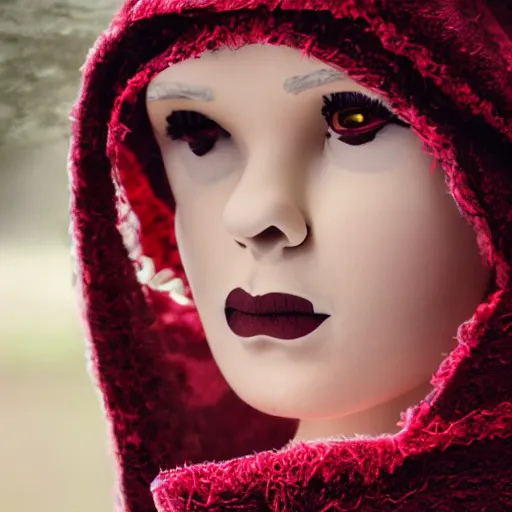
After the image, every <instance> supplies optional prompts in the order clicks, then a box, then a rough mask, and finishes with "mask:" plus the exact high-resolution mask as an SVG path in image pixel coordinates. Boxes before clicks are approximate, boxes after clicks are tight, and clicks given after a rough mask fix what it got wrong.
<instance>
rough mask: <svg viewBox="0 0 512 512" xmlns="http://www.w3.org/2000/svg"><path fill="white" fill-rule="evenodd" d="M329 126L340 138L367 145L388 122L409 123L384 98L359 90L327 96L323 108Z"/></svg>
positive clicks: (347, 142) (348, 141) (355, 143)
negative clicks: (393, 110)
mask: <svg viewBox="0 0 512 512" xmlns="http://www.w3.org/2000/svg"><path fill="white" fill-rule="evenodd" d="M322 115H323V116H324V118H325V120H326V122H327V125H328V126H329V130H330V131H329V133H328V135H327V136H328V137H331V132H333V133H334V134H336V135H338V140H340V141H342V142H344V143H345V144H350V145H351V146H359V145H361V144H366V143H368V142H371V141H372V140H373V139H375V137H376V135H377V133H378V132H379V131H380V130H382V128H384V127H385V126H386V125H387V124H389V123H395V124H398V125H401V126H406V127H408V126H409V125H408V124H407V123H405V122H404V121H402V120H401V119H399V118H398V117H397V116H396V115H395V114H393V113H392V112H391V111H390V110H389V109H388V108H387V107H386V106H385V105H384V104H383V103H382V102H381V101H380V100H378V99H376V98H370V97H369V96H366V95H365V94H362V93H359V92H339V93H335V94H331V95H329V96H324V107H323V108H322Z"/></svg>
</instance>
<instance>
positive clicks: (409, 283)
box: [147, 45, 489, 439]
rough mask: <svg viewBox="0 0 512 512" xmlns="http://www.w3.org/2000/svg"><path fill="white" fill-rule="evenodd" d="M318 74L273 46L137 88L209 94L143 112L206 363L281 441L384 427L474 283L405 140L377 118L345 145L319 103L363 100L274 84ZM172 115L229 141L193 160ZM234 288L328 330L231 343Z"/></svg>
mask: <svg viewBox="0 0 512 512" xmlns="http://www.w3.org/2000/svg"><path fill="white" fill-rule="evenodd" d="M326 69H327V70H331V71H334V70H333V68H331V67H329V66H328V65H326V64H325V63H322V62H320V61H318V60H315V59H311V58H307V57H305V56H303V55H302V54H301V53H300V52H299V51H297V50H294V49H291V48H288V47H275V46H270V45H249V46H244V47H242V48H240V49H237V50H233V49H227V48H226V49H222V50H219V51H217V52H214V53H205V54H203V55H202V56H201V57H200V58H199V59H193V60H188V61H185V62H181V63H178V64H176V65H173V66H172V67H170V68H169V69H167V70H165V71H164V72H163V73H161V74H160V75H159V76H158V77H156V78H155V80H154V82H153V84H152V85H153V86H154V85H157V86H158V87H160V90H162V84H164V85H163V90H165V88H166V85H165V84H167V86H169V87H170V88H171V89H172V87H174V85H175V84H180V85H179V87H181V89H180V90H183V87H185V89H186V88H187V87H189V88H191V89H192V90H194V91H196V92H197V90H198V88H199V89H201V88H202V89H203V90H208V91H210V93H211V94H209V95H206V96H204V95H203V96H201V95H199V96H196V97H195V99H188V98H186V97H185V98H184V97H175V96H171V97H170V98H160V99H158V97H155V96H153V97H150V99H149V100H148V101H147V109H148V114H149V118H150V120H151V123H152V126H153V129H154V133H155V136H156V139H157V141H158V144H159V146H160V149H161V153H162V158H163V161H164V164H165V168H166V171H167V175H168V178H169V181H170V185H171V188H172V191H173V194H174V197H175V200H176V205H177V206H176V208H177V210H176V232H177V237H178V245H179V250H180V255H181V258H182V261H183V264H184V268H185V271H186V274H187V278H188V280H189V282H190V285H191V289H192V294H193V298H194V301H195V304H196V306H197V309H198V312H199V315H200V318H201V321H202V322H203V326H204V329H205V332H206V335H207V339H208V343H209V345H210V347H211V350H212V353H213V356H214V358H215V360H216V362H217V364H218V366H219V368H220V370H221V371H222V373H223V375H224V376H225V378H226V379H227V381H228V383H229V384H230V386H231V387H232V388H233V390H234V391H235V392H236V393H237V394H238V395H239V396H240V397H241V398H242V399H243V400H244V401H245V402H247V403H248V404H250V405H251V406H253V407H255V408H257V409H259V410H261V411H263V412H266V413H269V414H272V415H277V416H282V417H289V418H297V419H299V420H300V426H299V430H298V432H297V437H296V438H297V439H315V438H320V437H327V436H347V437H349V436H354V435H356V434H362V435H379V434H385V433H394V432H396V431H397V430H398V428H397V426H396V423H397V422H398V421H399V419H400V412H401V411H403V410H405V409H406V408H407V407H408V406H411V405H414V404H416V403H418V402H419V401H420V400H422V399H423V398H425V397H426V395H427V394H428V393H429V391H430V390H431V386H430V379H431V376H432V374H433V372H435V371H436V370H437V368H438V366H439V364H440V362H441V361H442V359H444V357H445V356H446V354H447V352H449V351H450V350H451V349H453V348H454V346H455V344H456V338H455V337H456V333H457V328H458V326H459V325H460V324H461V323H462V322H464V321H466V320H468V319H470V317H471V315H472V314H473V313H474V310H475V307H476V306H477V305H478V303H479V302H480V301H481V299H482V298H483V297H484V295H485V291H486V287H487V284H488V280H489V273H488V270H487V269H486V268H485V266H484V264H483V259H482V257H481V256H480V252H479V248H478V245H477V242H476V235H475V233H474V232H473V230H472V229H471V228H470V227H469V226H468V224H467V223H466V222H465V220H464V219H463V218H462V217H461V215H460V213H459V211H458V209H457V206H456V204H455V202H454V200H453V198H452V197H451V196H450V195H449V193H448V192H447V190H446V186H445V182H444V176H443V173H442V170H441V169H440V167H439V166H437V167H436V168H435V170H434V171H433V172H432V170H431V169H432V164H433V161H432V157H431V156H429V155H427V154H425V153H424V152H423V149H422V142H421V140H420V139H419V138H418V137H417V136H416V135H415V134H414V133H413V132H412V131H411V130H410V129H408V128H407V127H404V126H399V125H397V124H393V123H390V124H388V125H386V126H385V127H384V128H383V129H382V130H381V131H379V133H378V134H377V135H376V137H375V139H374V140H373V141H370V142H367V143H364V144H361V145H350V144H347V143H346V142H343V141H340V140H338V136H337V135H336V134H334V133H333V132H332V130H331V129H329V127H328V125H327V123H326V121H325V119H324V117H323V116H322V112H321V111H322V105H323V99H322V98H323V96H324V95H329V94H332V93H338V92H346V91H352V92H360V93H363V94H366V95H368V96H371V97H375V95H374V94H372V93H371V92H370V91H368V90H367V89H365V88H364V87H362V86H360V85H358V84H357V83H356V82H354V81H352V80H350V79H348V78H347V77H345V76H344V75H342V74H340V75H339V77H338V78H337V79H336V80H330V81H327V82H326V83H316V84H315V85H314V86H312V87H308V88H306V89H305V90H302V91H300V93H297V91H295V93H294V92H290V91H287V90H286V88H285V87H284V84H285V83H290V78H293V77H297V76H298V75H307V74H310V73H316V72H318V73H319V74H322V73H323V74H324V75H330V76H332V73H330V74H329V73H325V71H323V72H322V71H319V70H326ZM287 81H288V82H287ZM298 82H300V80H299V81H298ZM310 82H311V80H310ZM320 82H321V81H320ZM302 83H303V82H302ZM150 90H151V87H150ZM205 98H208V100H206V101H205ZM177 110H192V111H195V112H199V113H201V114H203V115H205V116H207V117H209V118H210V119H212V120H214V121H215V122H216V123H218V125H220V126H221V127H222V128H223V129H224V130H226V131H227V132H229V133H230V134H231V137H230V138H220V139H219V140H218V141H217V143H216V144H215V146H214V147H213V148H212V150H211V151H209V152H208V153H207V154H205V155H203V156H197V155H195V154H194V153H193V152H192V151H191V149H190V147H189V144H188V143H187V142H185V141H182V140H171V139H170V138H169V137H168V136H167V135H166V130H167V121H166V118H167V117H168V116H169V115H170V114H171V113H172V112H173V111H177ZM328 133H329V134H330V137H329V136H327V134H328ZM269 228H271V229H269ZM237 287H241V288H243V289H245V290H246V291H247V292H249V293H251V294H253V295H260V294H265V293H270V292H283V293H291V294H295V295H299V296H302V297H304V298H306V299H308V300H310V301H311V302H312V303H313V304H314V307H315V311H316V312H319V313H327V314H329V315H330V318H329V319H328V320H326V321H325V322H324V323H323V324H322V325H321V326H320V327H319V328H318V329H317V330H316V331H314V332H312V333H311V334H309V335H307V336H306V337H304V338H301V339H298V340H291V341H286V342H283V341H282V340H277V339H273V338H269V337H264V336H262V337H257V338H249V339H243V338H239V337H238V336H236V335H235V334H233V332H231V330H230V329H229V327H228V325H227V322H226V319H225V314H224V303H225V299H226V296H227V295H228V293H229V292H230V291H231V290H232V289H234V288H237Z"/></svg>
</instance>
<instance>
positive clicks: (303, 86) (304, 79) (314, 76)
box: [283, 68, 347, 94]
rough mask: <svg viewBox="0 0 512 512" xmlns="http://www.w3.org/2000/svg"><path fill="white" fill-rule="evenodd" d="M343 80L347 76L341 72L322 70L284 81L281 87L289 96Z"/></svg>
mask: <svg viewBox="0 0 512 512" xmlns="http://www.w3.org/2000/svg"><path fill="white" fill-rule="evenodd" d="M345 78H347V76H346V75H345V73H342V72H341V71H337V70H335V69H329V68H324V69H318V70H316V71H312V72H311V73H306V74H305V75H296V76H292V77H290V78H288V79H286V80H285V82H284V84H283V87H284V90H285V91H286V92H289V93H290V94H300V93H301V92H304V91H307V90H308V89H313V88H314V87H320V86H321V85H325V84H330V83H331V82H338V81H339V80H344V79H345Z"/></svg>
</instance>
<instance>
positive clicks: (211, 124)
mask: <svg viewBox="0 0 512 512" xmlns="http://www.w3.org/2000/svg"><path fill="white" fill-rule="evenodd" d="M166 121H167V130H166V131H167V136H168V137H169V138H170V139H171V140H182V141H184V142H187V143H188V145H189V147H190V151H192V153H194V155H197V156H204V155H206V154H207V153H209V152H210V151H211V150H212V149H213V148H214V146H215V144H216V143H217V141H218V140H219V139H220V138H221V137H223V138H229V137H231V134H230V133H229V132H227V131H226V130H224V128H222V126H220V125H218V124H217V123H216V122H215V121H213V120H212V119H210V118H209V117H206V116H205V115H203V114H199V112H193V111H189V110H176V111H175V112H173V113H172V114H171V115H170V116H168V117H167V119H166Z"/></svg>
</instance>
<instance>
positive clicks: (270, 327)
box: [225, 288, 329, 340]
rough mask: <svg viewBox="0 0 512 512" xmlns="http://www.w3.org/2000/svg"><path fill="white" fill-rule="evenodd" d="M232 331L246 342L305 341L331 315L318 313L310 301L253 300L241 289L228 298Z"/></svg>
mask: <svg viewBox="0 0 512 512" xmlns="http://www.w3.org/2000/svg"><path fill="white" fill-rule="evenodd" d="M225 313H226V320H227V322H228V325H229V328H230V329H231V330H232V331H233V332H234V333H235V334H236V335H237V336H241V337H242V338H249V337H251V336H258V335H260V336H261V335H266V336H271V337H273V338H279V339H283V340H293V339H295V338H301V337H302V336H306V335H307V334H309V333H311V332H313V331H314V330H315V329H317V328H318V327H319V326H320V325H321V324H322V323H323V322H324V321H325V320H327V318H329V315H325V314H320V313H315V310H314V308H313V304H311V302H310V301H309V300H306V299H303V298H302V297H297V296H296V295H290V294H287V293H267V294H266V295H257V296H255V297H253V296H252V295H250V294H249V293H247V292H246V291H244V290H242V289H241V288H236V289H235V290H232V291H231V292H230V294H229V295H228V296H227V298H226V305H225Z"/></svg>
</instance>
